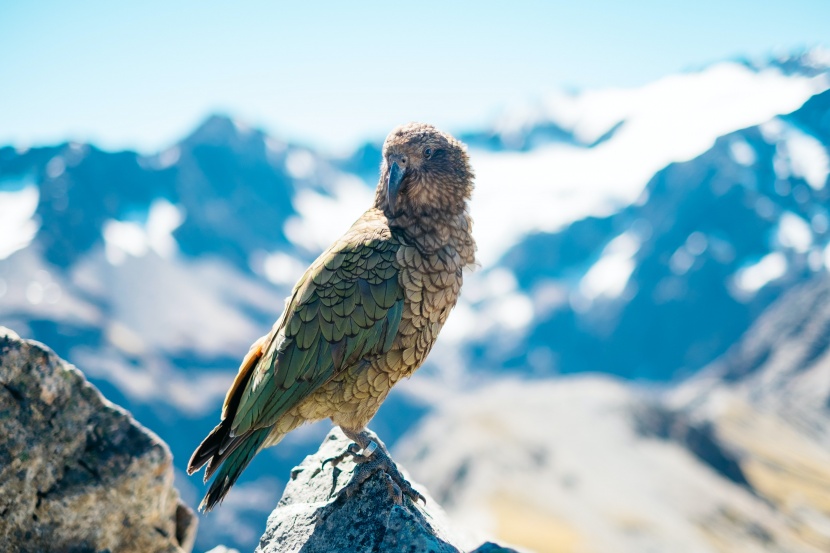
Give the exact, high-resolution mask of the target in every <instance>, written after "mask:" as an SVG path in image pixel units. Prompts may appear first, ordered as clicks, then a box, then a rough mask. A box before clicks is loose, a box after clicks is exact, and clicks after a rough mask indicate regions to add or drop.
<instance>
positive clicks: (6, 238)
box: [0, 184, 40, 259]
mask: <svg viewBox="0 0 830 553" xmlns="http://www.w3.org/2000/svg"><path fill="white" fill-rule="evenodd" d="M39 200H40V190H39V189H38V187H37V186H36V185H34V184H26V185H24V186H23V188H22V189H20V190H15V191H10V192H4V191H0V259H6V258H7V257H9V256H10V255H11V254H13V253H14V252H16V251H18V250H21V249H23V248H25V247H26V246H28V245H29V244H30V243H31V242H32V240H33V239H34V237H35V235H36V234H37V231H38V229H39V228H40V224H39V223H38V222H37V221H36V220H35V218H34V217H35V212H36V211H37V205H38V201H39Z"/></svg>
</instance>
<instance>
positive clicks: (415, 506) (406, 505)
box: [220, 428, 515, 553]
mask: <svg viewBox="0 0 830 553" xmlns="http://www.w3.org/2000/svg"><path fill="white" fill-rule="evenodd" d="M372 439H373V440H375V441H377V442H378V443H380V441H379V440H378V438H377V436H375V435H374V434H372ZM350 443H351V440H350V439H348V438H346V436H344V435H343V432H342V431H341V430H340V429H339V428H335V429H333V430H332V431H331V432H330V433H329V434H328V436H326V438H325V439H324V440H323V444H322V445H321V446H320V449H319V450H318V451H317V452H316V453H315V454H313V455H310V456H308V457H306V459H305V460H304V461H303V462H302V464H301V465H300V466H298V467H295V468H294V470H293V471H292V472H291V479H290V481H289V482H288V485H287V486H286V488H285V492H284V494H283V496H282V499H281V500H280V502H279V504H278V505H277V508H276V509H275V510H274V512H273V513H271V516H270V517H269V518H268V524H267V528H266V530H265V534H264V535H263V536H262V538H261V540H260V543H259V547H258V548H257V549H256V553H296V552H299V551H302V553H332V552H338V553H339V552H343V553H345V552H359V553H370V552H371V553H375V552H377V553H381V552H391V551H406V552H408V553H460V552H461V551H469V549H467V548H465V545H466V543H465V540H464V538H463V537H462V536H459V535H457V534H456V533H454V532H453V531H452V530H451V529H450V526H449V523H448V521H447V518H446V515H445V514H444V512H443V511H442V510H441V508H440V507H439V506H438V504H437V503H436V502H435V500H434V499H432V498H431V497H429V495H428V494H427V492H426V490H425V489H423V488H421V487H420V486H418V485H417V484H416V483H414V482H413V483H412V484H413V485H414V486H415V487H416V488H417V489H418V491H419V492H420V493H421V494H423V495H424V496H425V497H426V498H427V500H426V505H423V504H422V503H420V502H419V503H413V502H412V501H411V500H410V499H409V498H405V499H404V502H403V505H397V504H395V502H394V501H393V500H392V498H391V497H390V495H389V493H388V489H387V485H386V483H385V481H384V475H383V473H382V472H377V473H375V474H374V475H373V476H371V477H370V478H369V479H368V480H367V481H366V482H364V483H363V484H362V486H361V487H360V489H359V490H358V491H357V492H356V493H355V494H354V495H352V496H350V497H348V498H346V497H345V496H340V497H339V498H337V499H335V498H336V497H337V492H339V491H340V490H341V489H342V488H343V487H344V486H345V485H346V484H347V483H348V482H349V479H350V477H351V472H352V470H353V469H354V463H353V462H352V461H351V458H350V457H346V458H345V460H344V461H342V462H341V463H340V464H338V465H337V466H336V467H334V466H332V464H331V463H327V464H326V465H325V466H323V461H324V460H325V459H328V458H331V457H334V456H336V455H337V454H338V453H340V452H342V451H343V450H344V449H345V448H346V447H348V445H349V444H350ZM220 508H221V507H220ZM512 551H513V550H512V549H508V548H504V547H500V546H497V545H494V544H492V543H487V544H484V545H482V546H481V547H479V548H478V549H476V550H475V552H474V553H485V552H486V553H508V552H512ZM514 553H515V552H514Z"/></svg>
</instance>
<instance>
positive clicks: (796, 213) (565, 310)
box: [467, 92, 830, 380]
mask: <svg viewBox="0 0 830 553" xmlns="http://www.w3.org/2000/svg"><path fill="white" fill-rule="evenodd" d="M828 117H830V93H828V92H823V93H818V94H816V95H814V96H812V97H811V98H810V99H809V100H808V101H807V102H806V103H805V104H804V105H803V106H802V107H800V108H799V109H797V110H795V111H793V112H792V113H791V114H786V115H779V116H775V117H772V118H770V119H767V120H764V121H762V122H761V123H760V124H759V125H755V126H751V127H748V128H744V129H740V130H736V131H733V132H729V133H726V134H724V135H722V136H720V137H718V138H717V139H714V141H713V142H714V143H713V144H712V145H711V147H709V148H708V149H706V150H705V151H703V152H701V153H700V155H698V156H696V157H694V158H692V159H690V160H688V161H682V162H674V163H672V164H670V165H668V166H666V167H665V168H663V169H660V170H659V171H657V173H656V174H655V175H654V176H653V177H652V178H651V179H650V180H649V182H648V184H647V185H646V186H645V188H644V189H643V190H641V191H640V192H639V195H638V196H637V198H636V199H635V200H634V202H633V203H632V204H630V205H628V206H626V207H622V208H620V209H618V210H616V211H615V212H613V213H612V214H610V215H607V216H589V217H586V218H582V219H580V220H578V221H575V222H573V223H570V224H569V225H568V226H566V227H564V228H563V229H560V230H558V231H554V232H541V231H536V232H533V233H531V234H528V235H525V236H523V237H522V238H520V239H519V240H518V241H517V242H516V243H515V244H514V245H513V246H512V247H511V248H510V249H508V250H507V252H506V253H505V254H504V255H503V256H502V257H501V259H500V261H499V262H498V264H497V265H496V266H495V267H494V268H492V269H489V271H488V270H485V271H484V275H482V280H483V281H486V280H487V279H488V278H490V279H492V280H495V281H497V282H500V283H503V284H501V286H503V287H506V288H509V289H505V290H500V291H499V292H498V293H496V294H493V295H492V296H491V297H490V298H488V297H486V296H485V298H484V299H482V300H480V304H479V305H478V306H477V308H478V310H493V311H494V312H497V313H499V314H500V315H501V316H502V317H503V318H504V319H507V320H508V323H510V322H513V321H511V320H510V319H511V318H512V319H519V321H518V322H516V324H514V325H512V326H513V328H510V324H507V325H501V326H497V327H495V328H493V329H489V330H488V331H486V332H483V333H482V334H481V335H480V336H479V337H477V339H476V338H474V339H472V340H471V343H472V344H473V346H472V349H471V358H472V359H473V361H471V363H474V364H476V365H484V366H485V367H495V368H496V369H495V370H498V371H502V370H504V369H505V367H514V368H517V369H519V370H523V371H529V372H532V373H535V374H543V375H544V374H551V373H554V372H562V373H572V372H582V371H586V370H600V371H603V372H612V373H615V374H619V375H622V376H625V377H629V378H645V379H656V380H670V379H672V378H676V377H678V376H682V375H688V374H691V373H693V372H694V371H696V370H698V369H699V368H700V367H702V366H704V365H705V364H707V363H708V362H710V361H712V360H713V359H714V358H715V357H717V356H718V355H720V354H721V353H723V352H724V351H725V350H726V348H727V347H728V346H729V345H730V344H731V343H732V342H733V341H734V340H735V339H737V338H738V336H740V334H741V333H742V332H743V331H744V330H745V329H746V328H747V327H748V326H749V324H750V323H751V321H752V320H754V318H755V317H756V316H757V315H758V314H759V313H760V312H761V311H762V310H763V309H764V308H765V307H766V306H767V305H769V303H770V302H771V301H772V300H774V299H775V298H776V297H777V296H778V295H779V294H780V293H781V291H783V290H785V289H787V288H788V287H789V286H791V285H792V284H793V283H795V282H798V281H800V280H803V279H804V278H806V277H808V276H809V275H811V274H812V273H814V272H816V271H824V270H826V262H825V253H824V252H825V249H826V247H827V244H828V238H830V235H828V220H830V219H828V199H830V196H828V194H830V192H828V189H827V181H828V172H829V171H830V161H829V160H830V156H828V149H830V140H828V127H827V121H828ZM620 132H621V131H620ZM678 132H681V133H682V129H680V130H679V131H678ZM613 140H615V139H611V141H612V142H613ZM647 155H648V154H647V153H646V154H644V156H645V157H647ZM527 203H528V205H532V204H534V201H532V200H531V198H527ZM517 209H518V207H517ZM529 210H531V211H532V210H533V208H529ZM505 292H507V295H506V296H505V295H504V294H505ZM467 297H468V298H470V296H469V295H468V296H467Z"/></svg>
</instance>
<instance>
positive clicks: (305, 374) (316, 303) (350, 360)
mask: <svg viewBox="0 0 830 553" xmlns="http://www.w3.org/2000/svg"><path fill="white" fill-rule="evenodd" d="M350 238H351V239H350ZM398 246H399V245H398V243H397V241H395V240H394V239H393V238H392V236H391V235H389V233H388V231H387V233H386V234H385V235H384V234H382V233H374V234H372V235H371V236H370V237H368V238H367V237H366V236H360V235H358V236H355V235H354V234H351V236H350V235H349V234H347V235H346V236H345V237H344V238H343V239H342V240H341V241H340V242H338V243H337V244H335V245H334V246H333V247H332V248H331V249H329V250H328V251H326V252H325V253H323V254H322V255H321V256H320V257H319V258H318V259H317V261H315V262H314V264H312V266H311V267H310V268H309V269H308V271H306V273H305V274H304V275H303V277H302V278H301V279H300V281H299V282H298V283H297V285H296V286H295V288H294V292H293V294H292V297H291V300H290V302H289V303H288V306H287V307H286V311H285V314H284V316H283V318H282V321H281V324H279V325H278V326H277V328H275V331H276V333H277V334H276V336H275V339H274V340H272V341H271V343H270V345H269V347H268V349H267V350H266V351H265V352H264V353H263V355H262V357H261V358H260V360H259V362H258V363H257V365H256V366H255V367H254V368H253V371H254V372H253V374H252V376H251V378H250V379H249V380H248V382H247V385H246V388H245V390H244V392H243V393H242V397H241V399H240V402H239V406H238V407H237V409H236V413H235V414H233V422H232V425H231V431H232V433H233V435H236V436H242V435H245V434H246V433H248V432H251V431H252V430H255V429H258V428H266V427H270V426H272V425H273V424H275V423H276V422H277V420H278V419H279V418H280V417H281V416H282V415H284V414H285V413H286V412H287V411H288V410H290V409H291V408H292V407H294V406H295V405H297V404H298V403H299V402H300V401H302V400H303V399H304V398H306V397H308V396H309V395H310V394H311V393H313V392H314V391H315V390H316V389H317V388H319V387H320V386H322V385H323V384H324V383H325V382H326V381H327V380H329V379H330V378H331V377H332V376H334V375H335V374H336V372H337V371H339V370H341V369H343V368H345V367H348V366H351V365H354V364H355V363H357V362H359V361H360V360H361V359H363V358H364V357H367V356H371V355H374V354H378V353H382V352H386V351H388V350H389V349H390V348H391V346H392V343H393V340H394V337H395V335H396V334H397V332H398V325H399V324H400V321H401V315H402V313H403V296H404V294H403V288H402V287H401V285H400V283H399V279H398V273H399V272H398V268H397V266H396V263H395V256H396V252H397V249H398Z"/></svg>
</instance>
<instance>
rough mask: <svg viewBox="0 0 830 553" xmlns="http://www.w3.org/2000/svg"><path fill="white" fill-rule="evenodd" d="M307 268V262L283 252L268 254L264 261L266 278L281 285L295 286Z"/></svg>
mask: <svg viewBox="0 0 830 553" xmlns="http://www.w3.org/2000/svg"><path fill="white" fill-rule="evenodd" d="M305 270H306V266H305V264H303V263H302V262H300V261H299V260H298V259H297V258H295V257H292V256H290V255H288V254H287V253H283V252H274V253H271V254H268V255H266V256H265V260H264V261H263V272H264V274H265V278H267V279H268V280H269V281H271V282H273V283H274V284H276V285H280V286H293V285H294V283H295V282H297V280H299V278H300V277H301V276H302V275H303V273H304V272H305Z"/></svg>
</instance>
